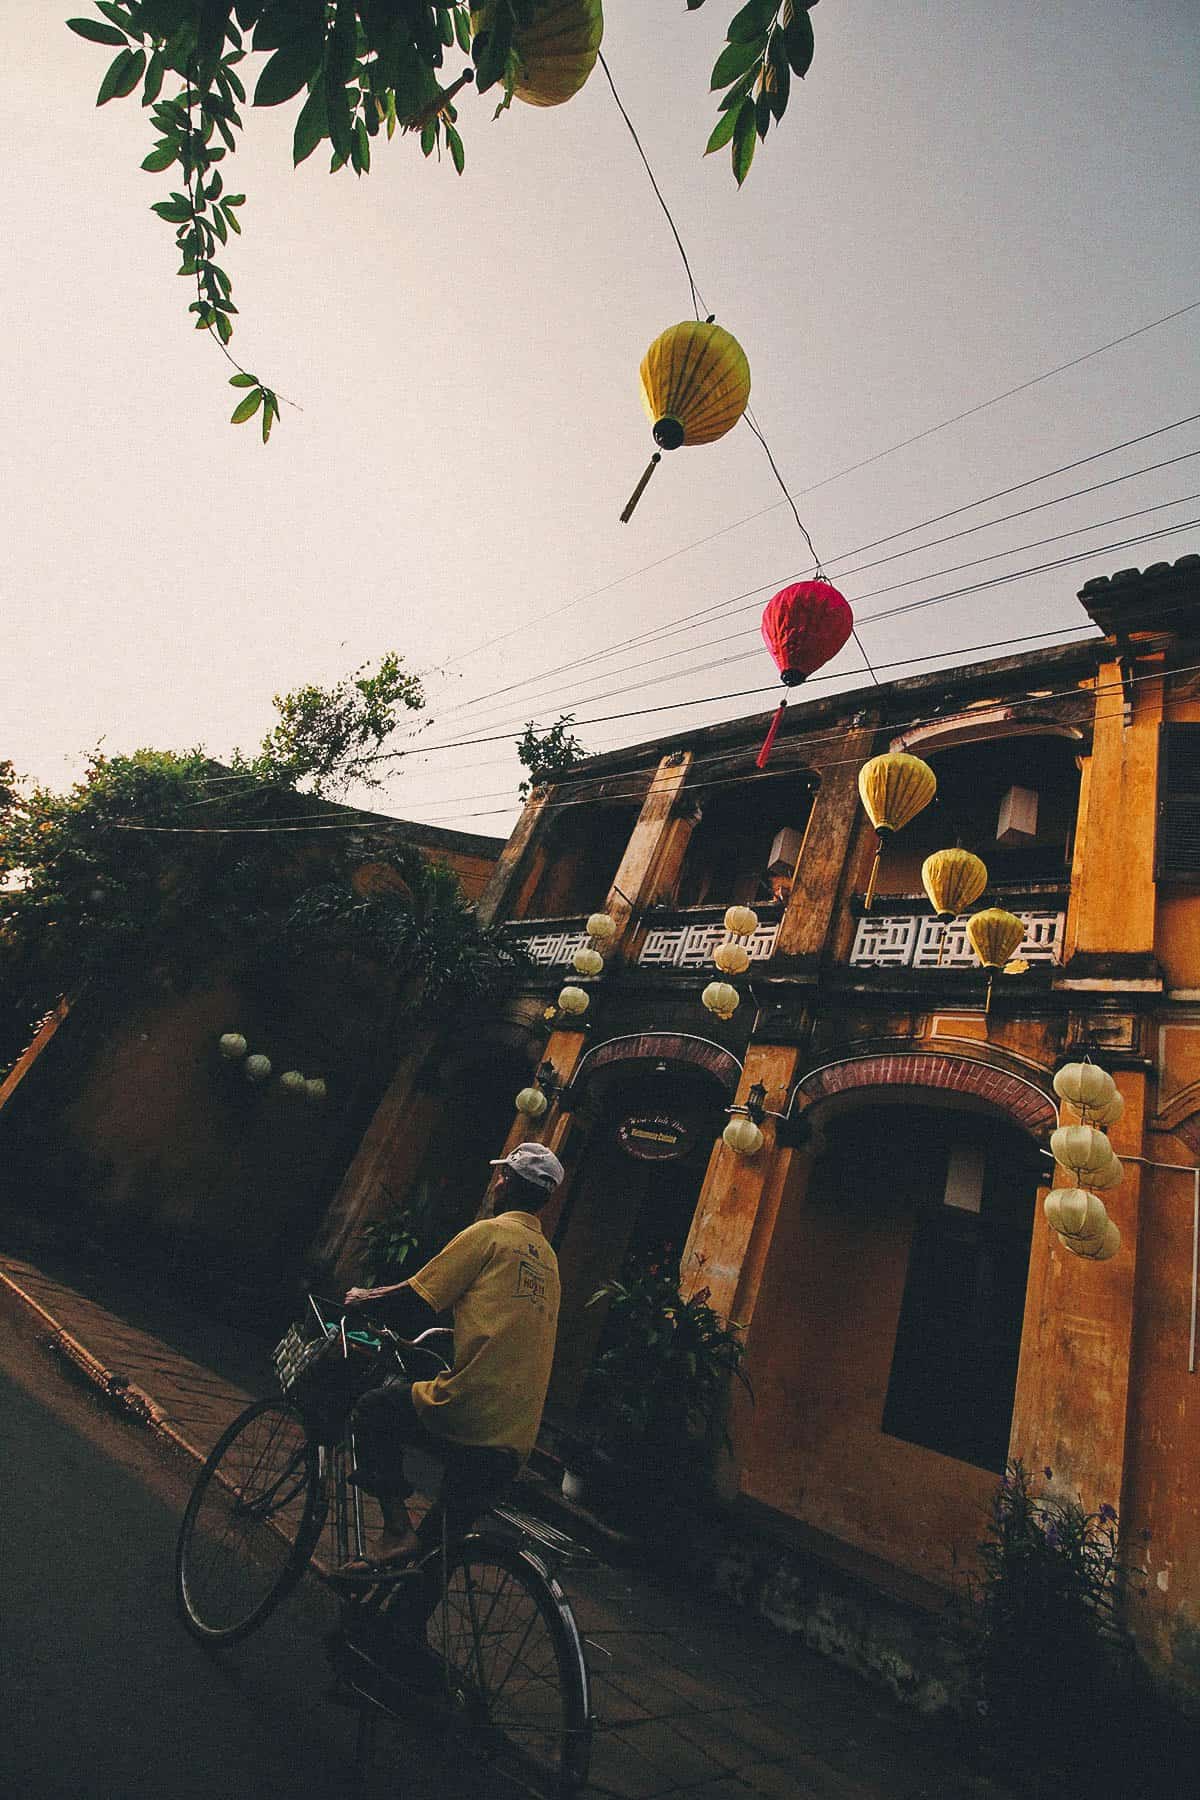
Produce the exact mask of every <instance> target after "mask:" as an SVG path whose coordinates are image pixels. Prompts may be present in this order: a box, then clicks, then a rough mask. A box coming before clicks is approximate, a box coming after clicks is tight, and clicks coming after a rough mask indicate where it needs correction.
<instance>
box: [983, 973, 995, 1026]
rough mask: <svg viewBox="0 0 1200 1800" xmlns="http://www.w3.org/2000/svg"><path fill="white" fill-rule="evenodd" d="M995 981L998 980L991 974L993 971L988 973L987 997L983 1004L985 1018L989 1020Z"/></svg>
mask: <svg viewBox="0 0 1200 1800" xmlns="http://www.w3.org/2000/svg"><path fill="white" fill-rule="evenodd" d="M995 979H996V978H995V976H994V974H993V973H992V972H991V970H989V971H988V984H987V996H986V998H985V999H984V1002H983V1016H984V1018H985V1019H986V1018H987V1016H988V1014H989V1013H990V1012H991V1010H992V982H993V981H994V980H995Z"/></svg>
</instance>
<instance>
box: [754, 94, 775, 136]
mask: <svg viewBox="0 0 1200 1800" xmlns="http://www.w3.org/2000/svg"><path fill="white" fill-rule="evenodd" d="M754 123H755V126H756V127H757V130H758V136H759V140H760V142H761V140H762V139H763V138H765V137H766V135H767V132H768V131H769V130H770V129H771V96H770V94H766V93H763V94H760V95H759V96H758V98H757V100H756V101H755V102H754Z"/></svg>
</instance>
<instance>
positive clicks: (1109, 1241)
mask: <svg viewBox="0 0 1200 1800" xmlns="http://www.w3.org/2000/svg"><path fill="white" fill-rule="evenodd" d="M1059 1242H1060V1243H1061V1244H1062V1245H1063V1246H1064V1248H1065V1249H1067V1250H1072V1251H1074V1253H1075V1255H1076V1256H1082V1257H1084V1258H1086V1260H1087V1261H1088V1262H1107V1261H1108V1260H1109V1258H1110V1257H1113V1256H1115V1255H1116V1254H1117V1251H1118V1250H1119V1249H1120V1248H1121V1233H1120V1231H1119V1229H1118V1227H1117V1225H1116V1224H1115V1222H1114V1221H1113V1220H1112V1219H1109V1220H1107V1221H1106V1223H1105V1226H1104V1230H1103V1232H1102V1233H1101V1235H1100V1237H1099V1238H1097V1239H1091V1238H1068V1237H1063V1236H1062V1234H1061V1232H1060V1234H1059Z"/></svg>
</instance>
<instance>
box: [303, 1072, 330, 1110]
mask: <svg viewBox="0 0 1200 1800" xmlns="http://www.w3.org/2000/svg"><path fill="white" fill-rule="evenodd" d="M327 1092H328V1089H327V1088H326V1086H325V1083H324V1082H323V1081H322V1080H321V1077H320V1076H319V1075H314V1076H313V1077H312V1078H311V1080H309V1081H306V1082H305V1084H304V1097H305V1099H306V1100H310V1101H311V1102H312V1104H313V1105H314V1106H319V1105H320V1104H321V1102H322V1100H324V1098H325V1095H326V1093H327Z"/></svg>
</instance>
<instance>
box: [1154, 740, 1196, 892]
mask: <svg viewBox="0 0 1200 1800" xmlns="http://www.w3.org/2000/svg"><path fill="white" fill-rule="evenodd" d="M1154 874H1155V877H1156V879H1157V880H1159V881H1189V882H1200V725H1163V726H1162V727H1160V730H1159V738H1158V836H1157V842H1156V846H1155V857H1154Z"/></svg>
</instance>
